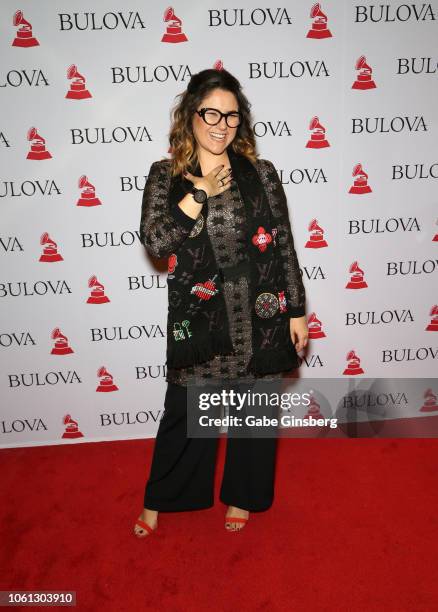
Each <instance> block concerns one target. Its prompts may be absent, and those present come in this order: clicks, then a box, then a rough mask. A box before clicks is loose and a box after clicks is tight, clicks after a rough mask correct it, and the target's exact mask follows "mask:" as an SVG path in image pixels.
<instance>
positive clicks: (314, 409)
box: [304, 395, 323, 419]
mask: <svg viewBox="0 0 438 612" xmlns="http://www.w3.org/2000/svg"><path fill="white" fill-rule="evenodd" d="M307 417H313V418H314V419H322V418H323V415H322V414H321V407H320V405H319V404H318V402H317V401H316V399H315V398H314V396H313V395H310V399H309V407H308V408H307V413H306V414H305V416H304V418H305V419H306V418H307Z"/></svg>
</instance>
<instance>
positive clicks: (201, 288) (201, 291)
mask: <svg viewBox="0 0 438 612" xmlns="http://www.w3.org/2000/svg"><path fill="white" fill-rule="evenodd" d="M216 276H217V274H215V275H214V276H213V278H209V279H208V280H206V281H205V283H196V285H193V287H192V288H191V290H190V293H194V294H195V295H196V297H198V298H199V302H201V301H202V300H204V301H207V300H211V298H212V297H213V296H214V295H216V293H219V289H217V288H216V283H215V282H214V281H215V278H216Z"/></svg>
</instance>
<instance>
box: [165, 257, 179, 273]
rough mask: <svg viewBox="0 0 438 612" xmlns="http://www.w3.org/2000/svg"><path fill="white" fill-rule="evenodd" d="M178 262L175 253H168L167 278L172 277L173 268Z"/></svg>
mask: <svg viewBox="0 0 438 612" xmlns="http://www.w3.org/2000/svg"><path fill="white" fill-rule="evenodd" d="M177 264H178V257H177V256H176V254H175V253H172V254H171V255H169V259H168V260H167V272H168V275H169V278H174V275H173V273H174V272H175V268H176V266H177Z"/></svg>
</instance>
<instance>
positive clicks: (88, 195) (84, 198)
mask: <svg viewBox="0 0 438 612" xmlns="http://www.w3.org/2000/svg"><path fill="white" fill-rule="evenodd" d="M78 187H79V189H82V191H81V197H80V198H79V200H78V201H77V202H76V206H99V205H100V204H102V202H101V201H100V200H99V198H96V190H95V188H94V185H92V184H91V183H90V182H89V181H88V177H87V176H85V174H83V175H82V176H81V177H80V179H79V180H78Z"/></svg>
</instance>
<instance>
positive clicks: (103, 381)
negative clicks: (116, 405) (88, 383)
mask: <svg viewBox="0 0 438 612" xmlns="http://www.w3.org/2000/svg"><path fill="white" fill-rule="evenodd" d="M97 376H98V377H99V378H100V381H99V384H98V386H97V388H96V391H97V392H98V393H109V392H110V391H118V390H119V388H118V387H117V386H116V385H115V384H114V382H113V377H112V375H111V374H110V373H109V372H108V370H107V369H106V367H105V366H102V367H101V368H99V369H98V370H97Z"/></svg>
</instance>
